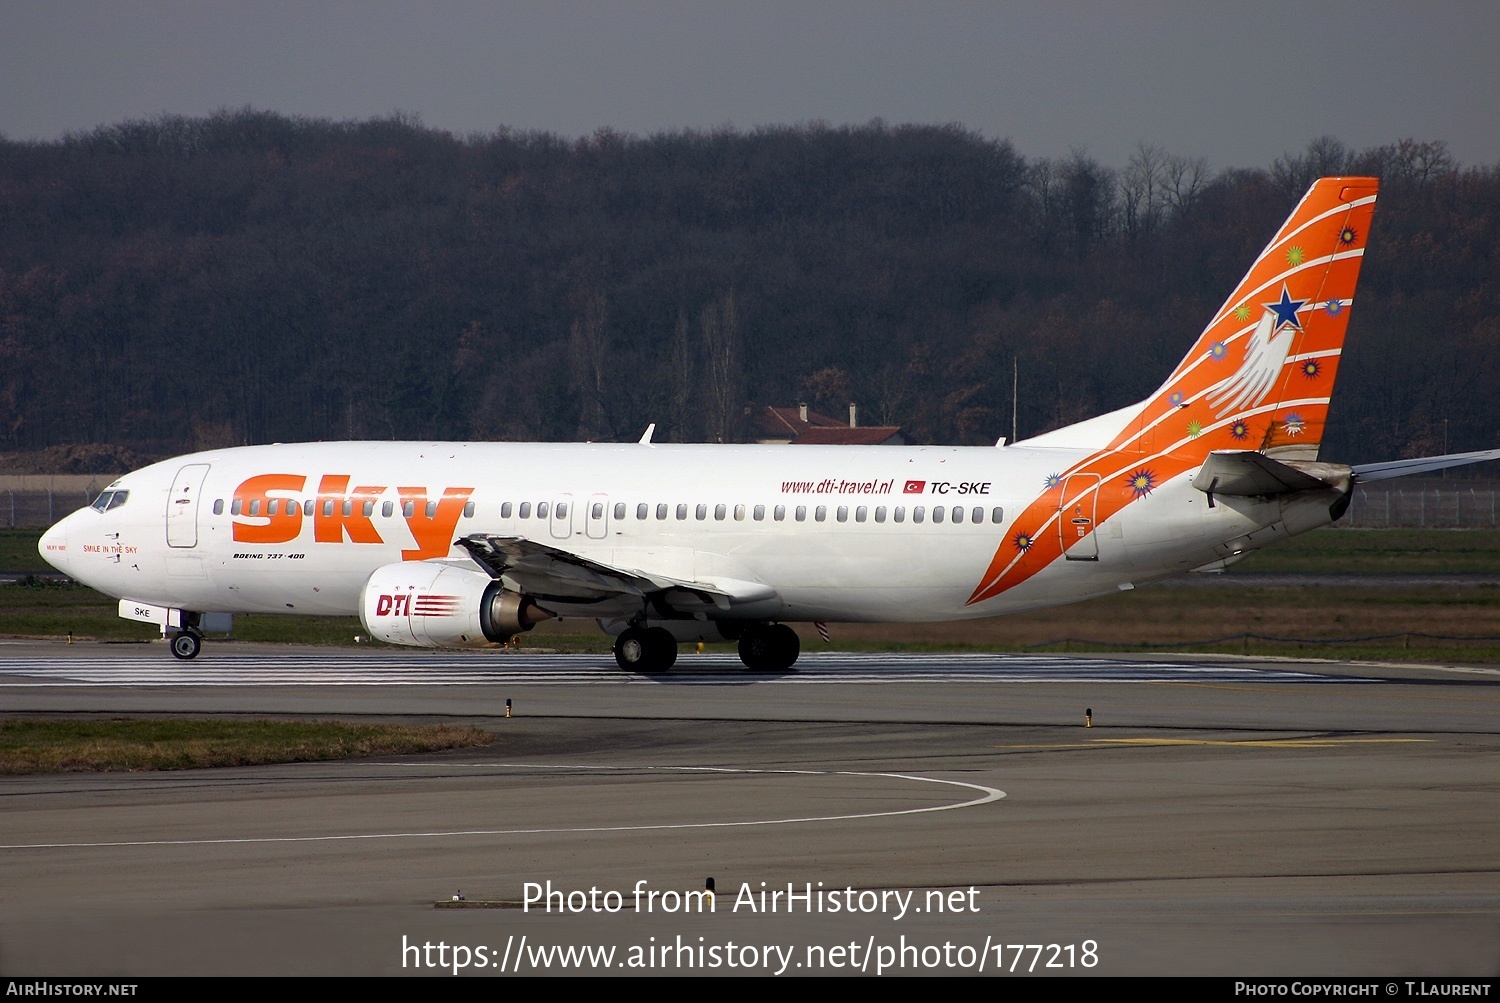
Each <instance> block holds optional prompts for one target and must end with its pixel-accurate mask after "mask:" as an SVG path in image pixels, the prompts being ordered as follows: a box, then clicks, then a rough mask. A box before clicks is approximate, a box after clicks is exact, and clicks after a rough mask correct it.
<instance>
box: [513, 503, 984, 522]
mask: <svg viewBox="0 0 1500 1003" xmlns="http://www.w3.org/2000/svg"><path fill="white" fill-rule="evenodd" d="M604 506H605V503H604V502H592V503H590V509H589V518H590V519H592V520H594V521H596V522H597V521H598V520H600V519H603V518H604ZM533 512H535V517H536V518H538V519H546V518H548V517H549V512H548V505H547V503H546V502H537V503H536V506H535V507H534V508H533V506H532V504H531V502H521V503H520V504H519V505H516V504H513V503H511V502H505V503H504V504H502V505H501V506H500V518H502V519H510V518H512V517H514V518H517V519H530V518H532V513H533ZM828 512H829V506H827V505H816V506H807V505H797V506H795V507H789V506H786V505H776V506H774V507H773V508H771V510H770V515H771V520H772V521H773V522H785V521H786V519H787V515H788V514H789V513H790V515H791V517H792V520H793V521H794V522H806V521H807V517H808V514H809V513H811V515H812V520H813V522H827V521H828ZM733 513H734V519H735V521H736V522H743V521H744V520H745V517H746V514H747V513H748V514H749V517H750V518H751V519H752V520H754V521H755V522H764V521H765V518H766V506H764V505H755V506H748V507H747V506H745V505H735V506H733ZM851 513H852V515H853V517H854V521H855V522H868V521H871V520H873V521H875V522H885V521H886V520H887V519H889V520H890V521H891V522H905V521H906V519H907V508H906V506H905V505H897V506H895V507H894V508H888V507H887V506H885V505H876V506H874V507H873V508H872V507H871V506H869V505H854V506H850V505H839V506H836V507H835V508H834V509H833V518H834V520H835V521H836V522H848V521H849V518H850V515H851ZM612 514H613V516H614V518H615V521H616V522H620V521H623V520H624V519H625V518H626V517H627V516H629V515H630V514H631V508H630V506H629V505H627V504H626V503H625V502H615V503H614V511H613V513H612ZM690 514H691V518H693V519H695V520H697V521H698V522H704V521H705V520H707V519H708V516H709V506H708V505H705V504H699V505H694V506H689V505H688V504H687V503H685V502H678V503H677V504H676V505H675V506H674V505H670V504H668V503H667V502H658V503H657V504H656V505H655V506H654V508H653V506H652V505H650V504H649V503H647V502H638V503H636V505H635V511H634V515H635V518H636V520H637V521H639V522H645V521H647V520H648V519H651V518H652V517H653V516H654V517H655V518H656V520H657V521H658V522H665V521H667V520H668V519H674V518H675V519H676V520H677V521H678V522H686V521H687V520H688V518H689V515H690ZM929 515H930V517H931V519H932V521H933V522H943V521H944V520H945V519H946V520H951V521H952V522H972V523H982V522H984V521H985V516H986V515H988V516H989V521H990V522H992V523H1001V522H1004V521H1005V510H1004V509H1003V508H1001V507H1000V506H999V505H996V506H994V507H993V508H991V509H989V510H988V511H987V512H986V510H985V508H984V506H982V505H974V506H970V507H967V508H966V507H964V506H962V505H953V506H943V505H934V506H932V508H931V509H928V508H927V506H925V505H914V506H912V508H911V521H912V522H926V521H927V519H928V517H929ZM729 516H730V506H728V505H725V504H722V503H721V504H718V505H715V506H713V517H714V519H715V520H716V521H718V522H723V521H724V520H725V519H728V518H729ZM553 517H554V518H558V519H566V518H567V517H568V505H567V502H558V503H557V506H556V514H555V516H553Z"/></svg>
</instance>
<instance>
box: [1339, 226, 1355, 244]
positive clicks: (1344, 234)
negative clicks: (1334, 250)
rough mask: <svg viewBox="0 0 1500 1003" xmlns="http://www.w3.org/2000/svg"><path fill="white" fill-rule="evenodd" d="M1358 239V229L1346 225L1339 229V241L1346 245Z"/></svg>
mask: <svg viewBox="0 0 1500 1003" xmlns="http://www.w3.org/2000/svg"><path fill="white" fill-rule="evenodd" d="M1358 239H1359V231H1358V230H1356V229H1354V227H1352V226H1346V227H1344V228H1343V229H1342V230H1340V231H1339V243H1340V244H1343V245H1344V246H1345V247H1348V246H1349V245H1350V244H1352V243H1354V242H1355V241H1356V240H1358Z"/></svg>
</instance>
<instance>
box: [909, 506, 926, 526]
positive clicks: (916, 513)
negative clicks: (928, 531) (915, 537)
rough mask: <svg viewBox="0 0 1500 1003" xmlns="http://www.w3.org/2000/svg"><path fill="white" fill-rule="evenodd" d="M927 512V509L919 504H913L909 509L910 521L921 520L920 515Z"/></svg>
mask: <svg viewBox="0 0 1500 1003" xmlns="http://www.w3.org/2000/svg"><path fill="white" fill-rule="evenodd" d="M926 514H927V509H926V508H924V507H923V506H921V505H913V506H912V509H911V521H912V522H921V521H922V517H923V516H924V515H926Z"/></svg>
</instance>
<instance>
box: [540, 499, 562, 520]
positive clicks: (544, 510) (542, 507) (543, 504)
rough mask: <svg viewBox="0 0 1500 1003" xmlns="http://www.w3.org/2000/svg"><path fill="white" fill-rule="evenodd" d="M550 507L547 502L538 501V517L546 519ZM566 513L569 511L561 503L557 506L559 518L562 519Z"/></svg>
mask: <svg viewBox="0 0 1500 1003" xmlns="http://www.w3.org/2000/svg"><path fill="white" fill-rule="evenodd" d="M549 507H550V506H548V504H547V503H546V502H537V503H536V517H537V518H538V519H545V518H547V511H548V508H549ZM566 514H567V513H566V512H564V511H563V507H562V506H561V505H559V506H557V517H558V518H559V519H561V518H562V517H563V516H564V515H566Z"/></svg>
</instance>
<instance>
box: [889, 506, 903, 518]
mask: <svg viewBox="0 0 1500 1003" xmlns="http://www.w3.org/2000/svg"><path fill="white" fill-rule="evenodd" d="M891 518H892V519H894V520H895V521H896V522H905V521H906V506H905V505H897V506H896V511H894V512H892V513H891Z"/></svg>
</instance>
